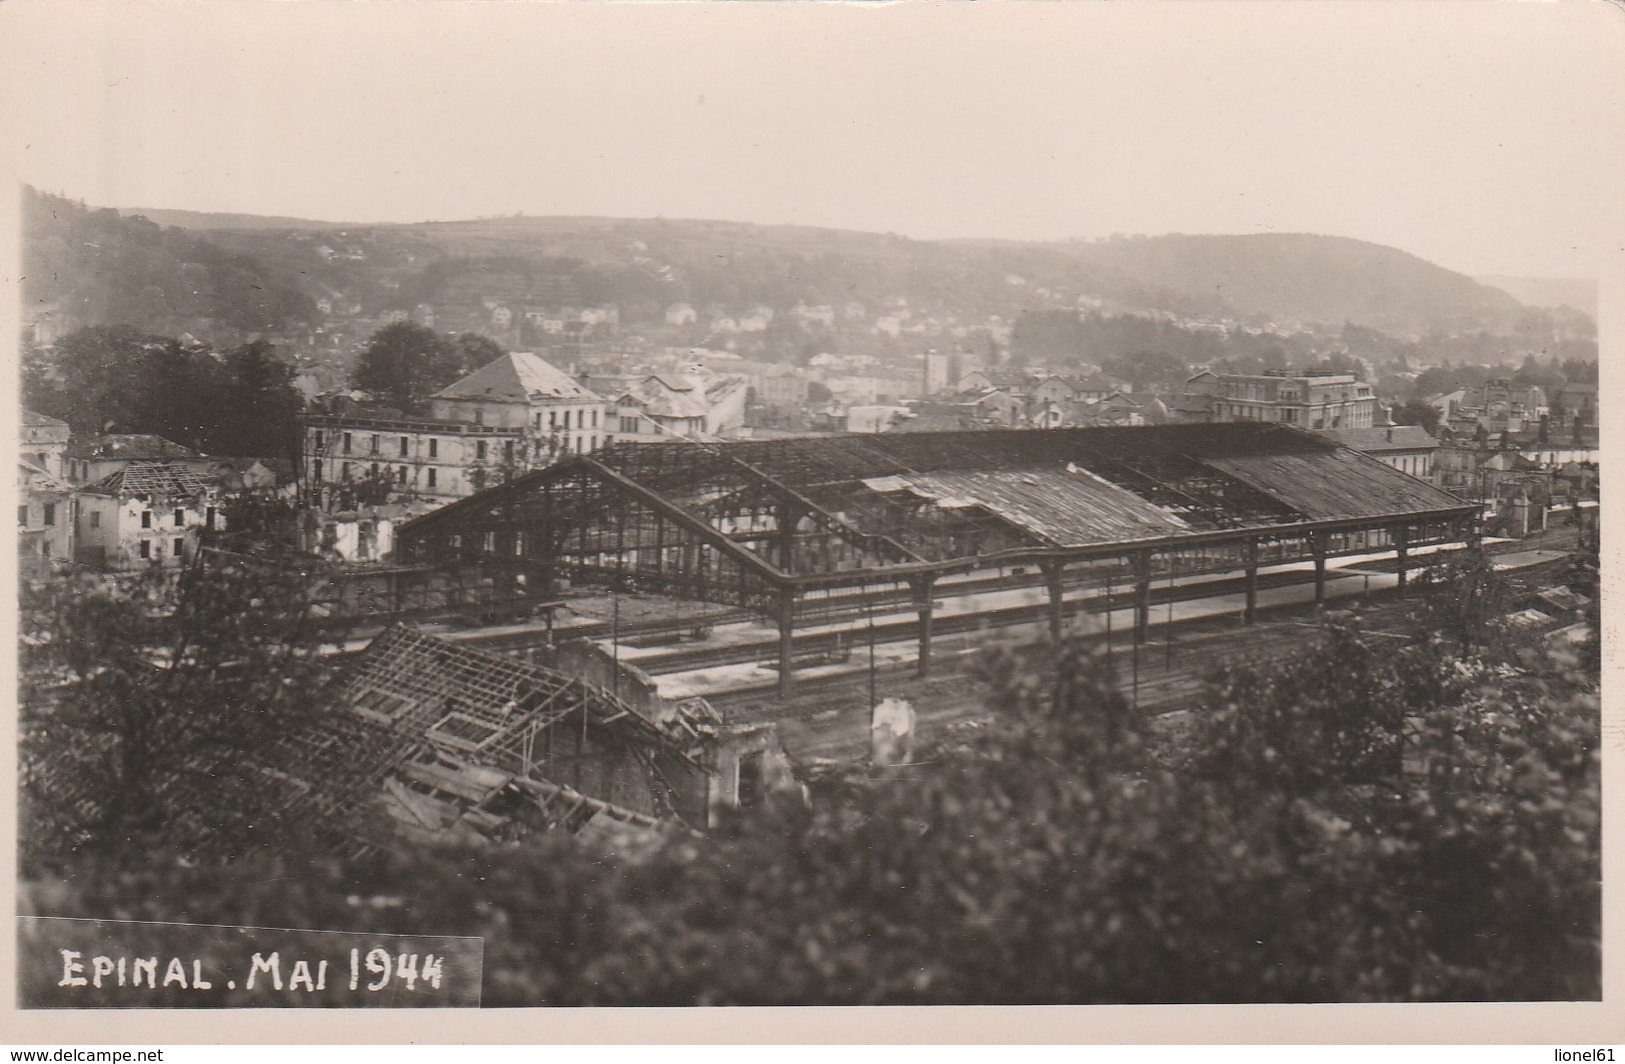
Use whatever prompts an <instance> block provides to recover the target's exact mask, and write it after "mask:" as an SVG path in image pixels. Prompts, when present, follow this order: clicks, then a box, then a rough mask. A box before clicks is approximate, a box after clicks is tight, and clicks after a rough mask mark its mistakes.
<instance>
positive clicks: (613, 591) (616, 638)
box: [609, 584, 621, 699]
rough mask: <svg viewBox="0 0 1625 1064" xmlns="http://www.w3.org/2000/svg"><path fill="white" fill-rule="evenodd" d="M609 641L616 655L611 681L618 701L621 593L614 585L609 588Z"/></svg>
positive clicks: (619, 689)
mask: <svg viewBox="0 0 1625 1064" xmlns="http://www.w3.org/2000/svg"><path fill="white" fill-rule="evenodd" d="M609 640H610V646H611V648H612V653H613V655H614V662H615V672H614V674H613V678H612V679H611V681H610V683H611V691H612V692H613V694H614V695H615V697H616V698H617V699H619V698H620V697H621V592H620V588H618V587H616V586H615V585H614V584H611V585H610V588H609Z"/></svg>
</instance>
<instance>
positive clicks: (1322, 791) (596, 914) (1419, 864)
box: [41, 625, 1600, 1005]
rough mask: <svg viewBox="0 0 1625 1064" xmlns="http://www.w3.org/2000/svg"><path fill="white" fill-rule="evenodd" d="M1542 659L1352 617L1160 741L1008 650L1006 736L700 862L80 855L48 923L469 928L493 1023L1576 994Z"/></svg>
mask: <svg viewBox="0 0 1625 1064" xmlns="http://www.w3.org/2000/svg"><path fill="white" fill-rule="evenodd" d="M1548 664H1549V666H1550V667H1546V668H1542V669H1537V668H1534V667H1524V668H1517V667H1513V666H1511V665H1505V664H1502V665H1489V664H1484V663H1481V662H1479V661H1477V660H1475V659H1466V658H1461V657H1458V656H1456V655H1454V654H1452V653H1451V652H1450V651H1449V650H1448V646H1447V644H1445V643H1442V642H1438V641H1434V642H1420V643H1414V644H1410V645H1404V646H1402V647H1401V648H1400V649H1399V650H1398V651H1397V652H1396V650H1395V648H1394V647H1393V646H1391V645H1390V644H1389V642H1388V641H1382V640H1377V639H1375V638H1374V637H1372V636H1371V635H1368V634H1363V633H1361V632H1359V631H1358V629H1357V628H1354V627H1351V626H1349V625H1342V626H1336V627H1333V628H1330V629H1328V631H1327V632H1326V633H1325V635H1324V637H1323V639H1322V640H1321V642H1320V643H1319V644H1318V645H1315V646H1312V647H1310V648H1309V649H1308V650H1307V651H1305V652H1303V653H1301V654H1298V655H1294V656H1293V657H1292V658H1291V659H1290V660H1286V661H1282V662H1278V663H1266V664H1262V665H1259V666H1254V667H1249V668H1238V669H1233V670H1229V671H1228V672H1227V673H1226V674H1225V675H1224V676H1222V677H1221V678H1220V679H1219V681H1218V682H1217V683H1216V684H1215V686H1214V687H1213V688H1212V691H1211V694H1210V696H1209V698H1208V700H1207V702H1206V704H1205V705H1204V706H1203V707H1202V708H1201V709H1200V711H1199V712H1198V714H1197V716H1198V718H1199V722H1198V724H1197V725H1196V726H1195V727H1194V728H1192V729H1191V730H1190V731H1188V732H1185V733H1182V737H1180V738H1177V739H1170V738H1169V737H1168V736H1167V735H1165V734H1164V733H1163V731H1162V730H1161V729H1155V730H1148V729H1147V728H1146V726H1145V722H1144V721H1142V720H1140V719H1139V718H1137V717H1136V716H1135V714H1133V713H1132V712H1131V711H1130V709H1129V707H1128V705H1127V703H1126V702H1125V700H1124V698H1123V696H1122V694H1121V693H1120V691H1119V689H1118V686H1117V683H1116V679H1115V677H1114V676H1113V675H1112V673H1111V671H1110V666H1109V663H1108V662H1106V661H1105V660H1103V659H1101V658H1100V657H1098V656H1092V655H1091V654H1089V653H1088V652H1086V651H1083V650H1081V649H1076V648H1071V649H1063V650H1062V651H1061V652H1059V654H1058V656H1057V657H1056V659H1055V660H1053V661H1052V662H1051V663H1050V665H1049V667H1047V668H1045V669H1037V670H1035V669H1033V668H1031V667H1028V666H1027V665H1025V664H1022V663H1021V662H1019V661H1018V659H1016V658H1015V657H1013V656H1010V655H1008V654H1007V653H999V652H993V653H992V654H991V656H990V657H989V658H988V659H987V662H986V672H987V679H988V681H989V682H990V684H991V688H992V691H991V695H990V704H991V705H993V706H995V707H996V716H995V719H994V720H993V721H992V722H991V723H989V724H986V725H983V726H979V727H972V728H967V729H962V730H961V731H959V732H956V733H954V734H952V735H950V736H948V737H947V738H946V739H944V740H943V741H942V742H940V743H938V744H936V745H935V746H934V747H933V748H932V749H929V750H927V751H925V752H924V753H923V756H922V758H921V760H920V762H919V763H917V764H915V765H912V766H903V767H901V768H891V769H879V768H876V769H866V768H863V767H855V768H849V769H836V770H831V771H828V772H825V773H823V774H821V775H820V776H819V777H818V778H817V779H816V780H815V781H814V784H813V791H814V794H813V801H812V802H811V804H810V805H806V806H803V805H801V804H798V803H796V802H793V801H780V802H778V803H777V804H775V805H772V806H770V807H768V808H766V809H764V810H760V811H754V812H752V813H750V814H747V815H743V816H741V817H740V818H739V819H738V821H737V822H736V823H734V824H733V825H732V826H730V827H728V828H725V829H724V830H722V831H719V832H716V833H713V834H712V835H710V836H707V837H704V838H699V837H693V836H689V835H672V836H668V837H666V838H664V839H663V840H657V841H656V842H655V843H653V845H652V847H649V848H644V849H641V850H639V851H637V852H636V853H634V854H632V855H627V854H624V853H623V854H618V855H615V856H611V855H610V854H608V853H606V852H605V851H604V850H602V849H600V848H599V847H598V845H597V844H593V843H589V842H587V841H585V840H577V839H572V838H570V837H568V836H560V837H547V838H543V839H540V840H535V841H533V842H532V843H530V844H528V845H526V846H524V847H521V848H517V849H487V850H472V851H469V850H450V851H423V850H418V851H413V852H402V853H397V854H389V853H379V854H373V855H371V856H368V857H366V858H364V859H361V860H358V861H351V862H335V861H326V860H323V861H315V862H304V861H300V860H297V859H295V858H293V857H290V856H288V855H286V854H284V855H282V856H272V855H259V856H255V857H252V858H249V859H247V860H245V861H242V862H240V863H239V864H238V865H236V866H234V867H233V868H231V869H229V870H224V869H219V868H213V867H208V866H204V867H184V868H183V867H176V866H174V865H173V864H172V863H163V862H152V863H147V864H146V865H145V866H144V867H143V866H141V865H140V863H139V862H132V861H129V860H124V861H119V860H116V859H113V858H109V857H95V858H92V859H91V860H90V861H89V862H82V863H79V864H76V865H75V866H74V868H75V869H76V870H78V871H79V872H80V873H81V874H84V875H88V876H90V877H91V878H92V879H93V881H94V882H97V883H98V884H105V883H116V884H117V887H116V889H115V890H113V891H112V892H111V893H112V894H113V896H114V901H113V902H112V903H111V908H110V907H109V903H107V902H103V901H101V900H100V899H99V897H88V896H74V895H72V894H71V892H69V891H66V890H60V889H59V890H55V892H54V894H53V895H52V901H51V902H50V906H51V911H53V912H57V913H59V914H62V915H69V914H98V915H119V916H125V917H134V918H145V919H165V918H167V919H175V918H186V919H191V920H204V921H209V922H225V923H258V924H268V925H272V926H307V927H310V926H314V927H321V926H329V927H334V928H343V929H346V930H354V931H367V930H376V931H389V932H410V931H419V932H428V931H433V932H435V933H440V934H448V933H456V934H471V935H480V936H482V937H484V939H485V943H486V986H485V992H484V1000H485V1002H486V1003H487V1004H499V1005H502V1004H505V1005H536V1004H592V1005H627V1004H631V1005H680V1004H784V1003H802V1004H816V1003H823V1004H873V1003H884V1004H903V1003H932V1002H960V1003H964V1002H979V1003H996V1002H1024V1003H1060V1002H1089V1003H1107V1002H1246V1001H1369V1000H1461V999H1480V998H1494V999H1581V998H1592V997H1596V996H1597V994H1598V992H1599V985H1600V984H1599V934H1600V904H1599V894H1598V877H1599V873H1600V867H1599V863H1598V854H1599V838H1598V796H1599V765H1598V756H1597V751H1598V742H1599V735H1598V729H1597V710H1598V706H1597V701H1596V695H1595V688H1594V685H1593V684H1592V683H1591V681H1590V680H1589V679H1588V678H1586V677H1585V676H1583V675H1580V674H1576V673H1575V672H1574V671H1573V669H1572V667H1571V666H1570V665H1569V664H1566V663H1563V662H1561V661H1554V662H1550V663H1548ZM1363 674H1369V675H1363ZM46 867H48V866H41V868H42V869H43V868H46ZM268 882H269V883H274V886H267V885H266V884H267V883H268ZM104 892H106V888H105V887H103V888H101V890H100V891H99V892H98V894H100V893H104ZM171 899H175V900H171Z"/></svg>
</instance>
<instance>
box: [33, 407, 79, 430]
mask: <svg viewBox="0 0 1625 1064" xmlns="http://www.w3.org/2000/svg"><path fill="white" fill-rule="evenodd" d="M23 427H24V428H30V429H43V428H64V429H65V428H67V427H68V423H67V422H66V421H63V420H62V419H61V418H54V417H52V416H51V415H49V414H36V413H34V411H32V410H24V411H23Z"/></svg>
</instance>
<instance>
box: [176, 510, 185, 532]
mask: <svg viewBox="0 0 1625 1064" xmlns="http://www.w3.org/2000/svg"><path fill="white" fill-rule="evenodd" d="M185 524H186V507H184V506H182V507H179V508H178V509H177V510H176V511H175V527H176V528H180V527H182V526H183V525H185Z"/></svg>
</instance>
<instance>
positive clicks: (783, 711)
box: [447, 529, 1575, 761]
mask: <svg viewBox="0 0 1625 1064" xmlns="http://www.w3.org/2000/svg"><path fill="white" fill-rule="evenodd" d="M1574 540H1575V535H1574V532H1573V530H1572V529H1554V530H1552V531H1550V532H1548V533H1545V534H1543V535H1541V536H1539V537H1537V538H1535V539H1532V540H1526V541H1500V542H1495V541H1492V542H1489V543H1487V544H1486V547H1487V549H1488V550H1489V552H1490V554H1491V556H1492V558H1493V559H1494V560H1495V564H1496V567H1497V568H1498V569H1499V570H1501V571H1503V572H1504V573H1505V574H1506V575H1508V577H1509V578H1511V579H1512V581H1513V582H1514V584H1515V587H1516V588H1517V590H1518V592H1519V594H1520V597H1525V598H1526V597H1529V596H1531V595H1533V594H1534V593H1535V592H1537V591H1539V590H1542V589H1544V588H1547V587H1549V586H1555V585H1557V584H1560V583H1561V575H1562V570H1563V567H1564V565H1565V562H1566V560H1567V558H1568V556H1569V555H1568V552H1569V551H1570V550H1572V548H1573V546H1574ZM1440 553H1441V556H1443V554H1445V553H1448V552H1440ZM1430 560H1432V559H1430V558H1428V557H1426V556H1424V557H1422V558H1418V559H1416V564H1418V565H1420V564H1425V563H1426V562H1427V561H1430ZM1341 561H1342V564H1340V565H1337V566H1335V567H1334V568H1332V570H1331V572H1330V573H1328V577H1327V586H1326V590H1325V599H1326V603H1325V604H1326V606H1328V607H1334V608H1337V609H1341V610H1351V611H1356V612H1357V613H1358V614H1359V616H1360V620H1361V625H1362V627H1364V628H1366V629H1367V630H1369V631H1374V632H1387V633H1389V634H1392V635H1395V636H1402V635H1403V634H1404V633H1405V632H1406V630H1407V627H1408V625H1407V619H1408V618H1409V617H1410V616H1411V615H1412V614H1413V613H1414V610H1415V606H1416V601H1415V598H1414V596H1413V597H1411V598H1401V597H1399V596H1398V595H1397V594H1396V591H1395V584H1396V582H1397V581H1396V576H1395V574H1394V572H1393V569H1394V566H1393V564H1392V555H1391V553H1389V554H1386V555H1384V554H1374V555H1368V556H1356V557H1354V558H1351V559H1342V560H1341ZM1313 581H1314V573H1313V571H1312V569H1311V568H1310V567H1307V566H1304V565H1287V566H1281V567H1278V568H1277V569H1274V570H1267V571H1265V572H1262V573H1260V574H1259V578H1258V588H1259V601H1258V612H1259V617H1258V618H1257V620H1256V622H1255V623H1254V624H1252V625H1243V624H1242V623H1241V609H1242V601H1241V599H1242V594H1243V583H1244V580H1243V578H1242V577H1241V576H1240V575H1236V574H1220V575H1207V576H1203V577H1199V578H1196V577H1193V578H1186V579H1179V578H1175V579H1174V580H1172V581H1169V582H1164V583H1163V584H1161V585H1159V586H1157V587H1155V588H1153V590H1152V595H1151V605H1152V612H1151V619H1150V631H1149V632H1148V634H1147V637H1146V638H1145V639H1144V640H1143V641H1141V642H1138V643H1136V641H1135V640H1134V635H1133V605H1134V604H1133V602H1132V595H1131V594H1130V593H1129V592H1127V591H1124V590H1123V589H1121V588H1116V587H1113V588H1110V589H1108V588H1107V587H1105V586H1101V585H1098V584H1091V583H1086V582H1084V581H1081V580H1080V581H1076V582H1073V583H1072V584H1070V585H1069V587H1068V591H1067V597H1066V602H1067V605H1068V609H1067V617H1066V627H1065V630H1064V635H1063V637H1064V638H1066V639H1068V640H1076V641H1083V642H1086V643H1090V644H1093V645H1096V646H1098V647H1100V648H1102V649H1105V648H1107V647H1108V646H1109V647H1110V653H1111V657H1112V661H1113V664H1114V666H1115V668H1116V671H1117V673H1118V675H1119V678H1120V681H1121V683H1122V686H1123V689H1124V692H1125V694H1127V695H1128V696H1129V697H1130V699H1131V701H1132V703H1133V704H1134V705H1135V706H1136V707H1137V708H1138V709H1140V710H1141V711H1142V712H1145V713H1148V714H1153V715H1157V716H1159V717H1162V718H1164V719H1174V718H1177V715H1179V714H1181V713H1182V712H1184V711H1185V709H1186V708H1187V706H1188V705H1189V701H1190V699H1191V698H1192V697H1194V696H1195V695H1196V694H1197V692H1198V691H1199V690H1200V688H1201V685H1202V681H1203V679H1204V678H1205V677H1206V676H1208V675H1209V674H1211V673H1212V672H1213V671H1214V670H1215V669H1216V668H1218V667H1219V666H1221V665H1223V664H1224V663H1226V662H1229V661H1232V660H1237V659H1242V658H1246V657H1248V656H1252V655H1257V654H1259V653H1261V652H1263V651H1261V649H1260V648H1262V647H1267V648H1268V650H1267V653H1269V654H1270V655H1271V656H1279V655H1282V654H1287V653H1290V652H1291V651H1293V650H1294V649H1296V648H1297V647H1299V646H1301V645H1303V644H1305V643H1307V642H1308V641H1309V640H1310V639H1312V638H1313V637H1314V635H1315V633H1316V630H1317V624H1316V615H1317V610H1318V608H1317V607H1316V605H1315V603H1314V601H1313V598H1314V595H1313V586H1312V585H1313ZM941 592H942V596H943V597H942V598H940V599H939V603H938V606H939V608H938V617H937V620H936V623H935V635H936V636H937V638H938V640H939V645H938V650H937V652H936V654H935V656H934V658H933V672H932V674H931V675H929V676H925V677H921V676H917V675H916V664H917V652H916V645H917V639H918V621H917V619H916V618H915V617H914V615H913V613H912V611H911V610H910V609H909V605H908V597H907V592H906V590H905V591H903V592H901V593H894V594H891V595H884V594H882V595H877V596H875V600H874V601H872V602H871V603H869V604H867V605H861V604H850V603H849V604H847V605H846V607H845V608H844V609H842V610H831V611H830V612H829V614H828V615H827V616H826V617H825V618H824V619H823V622H824V623H822V624H820V625H809V626H808V627H807V628H806V629H805V630H804V631H803V632H801V633H800V634H798V635H797V637H796V643H795V653H796V656H797V660H798V662H799V663H800V667H799V669H798V680H797V687H796V689H795V691H794V692H793V693H792V694H790V695H789V696H788V697H781V696H780V695H779V694H778V692H777V689H776V680H777V657H776V655H777V654H778V650H779V642H778V636H777V633H776V632H775V631H774V630H773V629H772V627H771V626H769V625H766V624H763V623H762V621H761V619H760V618H759V617H758V616H755V615H753V614H752V613H750V612H749V611H746V610H740V609H729V608H726V607H718V606H714V605H711V606H707V605H706V604H701V603H693V602H683V601H680V600H674V599H666V598H663V597H660V596H653V595H646V594H639V593H633V594H626V595H619V596H614V597H611V596H609V595H605V594H602V593H591V594H588V593H582V594H579V595H577V596H573V597H570V598H566V599H565V600H564V602H563V604H562V607H561V608H560V609H559V613H560V614H561V615H562V619H560V620H557V621H556V622H555V625H554V630H553V635H554V637H555V638H558V639H569V638H583V639H588V640H591V641H593V642H595V643H597V644H598V645H599V646H600V647H601V648H602V649H603V650H605V651H606V652H608V653H610V654H612V655H614V656H615V657H617V658H618V659H619V660H620V661H621V662H622V663H623V664H627V665H632V666H635V667H637V668H639V669H641V670H642V671H643V672H644V673H646V674H648V675H650V676H652V677H654V678H655V682H656V683H657V685H658V687H659V689H660V691H661V693H662V694H663V695H665V696H667V697H669V698H682V697H687V696H691V695H695V694H700V695H703V696H704V697H705V698H706V699H707V700H708V701H709V702H710V703H711V704H712V705H713V706H715V707H716V708H717V709H718V710H719V711H721V712H722V713H723V714H724V715H725V716H727V717H728V718H730V719H735V720H746V721H751V722H768V721H770V722H772V723H774V724H775V725H776V726H777V728H778V731H779V735H780V738H781V739H782V741H783V742H784V744H785V748H786V750H787V751H788V752H789V753H790V754H791V755H792V756H793V757H795V758H796V759H797V760H798V761H810V760H817V759H831V760H851V759H857V758H861V757H862V756H864V755H865V754H866V752H867V750H868V742H869V735H868V732H869V716H868V707H869V705H870V704H871V698H872V697H878V698H887V697H897V698H902V699H906V700H907V701H909V702H910V703H911V704H912V705H913V706H914V708H915V712H916V715H917V728H918V729H919V732H920V734H921V735H922V736H926V737H929V736H930V735H932V734H937V733H940V732H941V730H942V729H945V728H948V727H950V726H953V725H956V724H965V723H969V722H974V721H976V720H979V719H985V718H986V716H987V714H988V712H989V706H988V702H987V699H988V690H987V686H986V684H985V682H983V680H982V678H981V676H982V669H983V668H984V666H983V665H982V664H981V660H982V658H981V655H980V653H979V652H980V651H981V650H983V649H985V648H988V647H990V646H995V645H1000V646H1009V647H1022V646H1032V645H1034V644H1037V643H1040V642H1042V641H1044V640H1046V639H1047V638H1048V634H1049V633H1048V631H1047V627H1046V626H1047V617H1048V606H1047V604H1046V603H1045V602H1044V601H1043V591H1042V588H1041V587H1039V586H1036V585H1033V586H1029V587H1025V588H1023V587H1015V588H1012V587H1010V586H1009V577H1008V576H1006V577H1004V578H1002V579H1001V578H998V577H995V578H991V579H986V578H984V579H977V578H974V577H968V578H966V579H964V580H962V581H959V582H958V583H957V585H955V584H952V583H945V584H944V585H943V586H942V587H941ZM1108 602H1109V603H1110V607H1111V608H1110V610H1108V609H1107V608H1106V607H1107V604H1108ZM1108 617H1109V618H1110V628H1111V630H1110V631H1109V632H1108ZM447 635H448V637H449V638H451V639H453V640H455V641H457V642H462V643H469V644H473V645H476V646H479V647H481V648H482V649H486V650H496V651H500V652H503V653H506V654H513V655H516V656H520V657H526V656H529V652H530V651H531V650H533V649H534V648H536V647H539V646H541V645H542V644H543V643H544V642H545V641H546V639H547V638H548V635H547V632H546V629H545V628H544V627H543V626H541V625H539V624H527V625H510V626H503V627H495V628H485V629H466V630H461V631H456V632H449V633H447ZM871 652H872V655H871Z"/></svg>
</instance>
